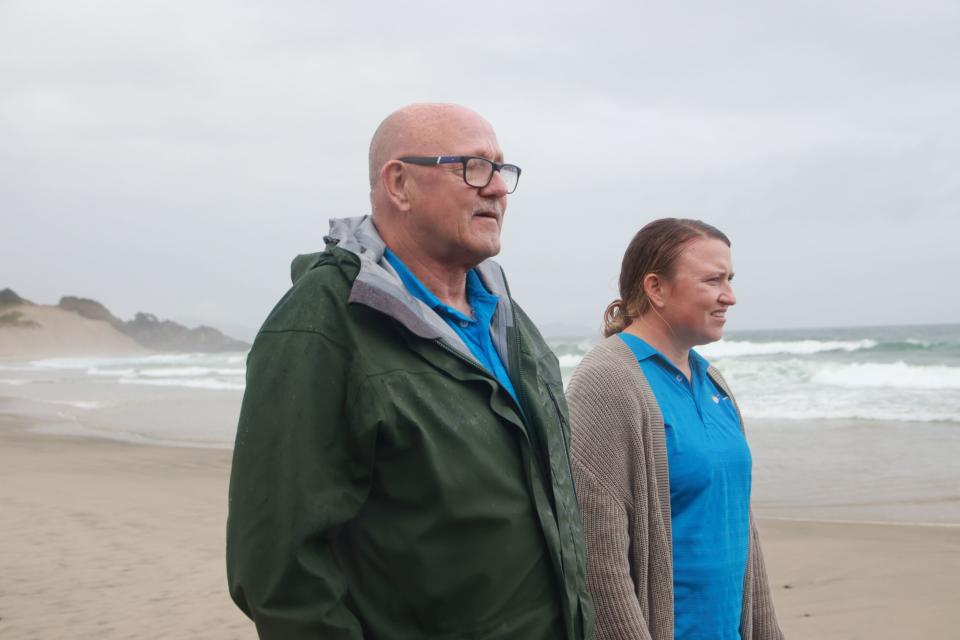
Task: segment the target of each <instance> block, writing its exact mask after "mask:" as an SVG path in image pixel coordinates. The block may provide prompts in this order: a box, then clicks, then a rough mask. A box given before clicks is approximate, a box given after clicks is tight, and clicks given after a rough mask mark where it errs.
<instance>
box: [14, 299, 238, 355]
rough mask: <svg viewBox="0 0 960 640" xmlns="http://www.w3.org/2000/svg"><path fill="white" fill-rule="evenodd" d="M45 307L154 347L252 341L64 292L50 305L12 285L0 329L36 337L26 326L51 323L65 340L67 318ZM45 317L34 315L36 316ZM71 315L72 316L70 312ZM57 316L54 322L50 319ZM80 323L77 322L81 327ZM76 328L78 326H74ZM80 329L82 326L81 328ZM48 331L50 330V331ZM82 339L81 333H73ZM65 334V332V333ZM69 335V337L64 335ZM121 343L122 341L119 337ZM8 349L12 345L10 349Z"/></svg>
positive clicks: (56, 338) (200, 347) (219, 346)
mask: <svg viewBox="0 0 960 640" xmlns="http://www.w3.org/2000/svg"><path fill="white" fill-rule="evenodd" d="M42 309H57V310H60V311H63V312H69V313H70V314H71V315H74V314H75V315H78V316H80V317H81V318H84V319H85V320H88V321H93V322H97V323H105V324H107V325H109V326H110V328H112V329H113V330H115V331H116V332H118V333H120V334H123V335H124V336H126V337H127V338H131V339H132V341H133V343H134V344H136V345H138V346H139V347H143V348H146V349H150V350H155V351H178V352H208V353H209V352H218V351H246V350H248V349H249V348H250V345H249V344H248V343H246V342H243V341H241V340H235V339H234V338H231V337H229V336H226V335H224V334H223V333H222V332H220V331H218V330H217V329H214V328H213V327H207V326H199V327H194V328H189V327H186V326H184V325H182V324H179V323H177V322H173V321H172V320H161V319H160V318H157V316H155V315H153V314H151V313H143V312H141V313H137V314H136V315H135V316H134V318H133V320H126V321H125V320H121V319H120V318H117V317H116V316H114V315H113V314H112V313H111V312H110V310H109V309H107V308H106V307H105V306H104V305H103V304H101V303H99V302H97V301H96V300H91V299H89V298H80V297H76V296H64V297H63V298H61V299H60V302H59V304H57V305H56V306H55V307H53V306H47V305H35V304H34V303H32V302H30V301H29V300H25V299H23V298H21V297H20V296H19V295H17V294H16V293H15V292H14V291H13V290H11V289H3V290H2V291H0V330H2V329H4V328H5V327H9V328H11V329H13V328H16V329H17V330H18V331H17V335H16V336H13V335H8V336H7V338H8V339H10V340H12V339H14V338H16V339H18V340H20V341H23V340H27V339H28V338H29V340H31V341H36V340H37V339H39V338H40V336H37V335H32V336H30V335H29V334H27V333H24V332H25V331H26V330H36V331H39V330H43V329H52V325H53V324H55V325H56V327H57V332H59V333H57V335H53V334H51V335H49V336H47V337H48V338H49V339H50V341H52V342H55V343H57V344H60V343H62V342H63V340H61V338H62V337H63V336H60V333H63V332H64V331H66V328H65V324H64V320H63V319H62V318H60V317H59V316H56V314H53V315H51V314H46V315H45V316H44V315H43V314H42V313H40V310H42ZM38 314H39V315H40V316H43V317H34V316H38ZM68 317H69V316H68ZM44 318H47V320H48V321H50V322H51V327H46V325H44ZM51 318H57V321H56V322H55V323H53V322H52V321H51V320H50V319H51ZM79 326H81V325H78V327H79ZM74 328H76V327H74ZM78 330H79V329H78ZM101 332H102V330H101ZM47 333H50V332H49V331H48V332H47ZM67 333H68V334H70V335H74V334H76V335H75V337H76V338H77V339H78V340H81V341H82V338H81V337H80V336H82V335H85V334H84V333H83V332H82V331H80V333H76V332H74V333H70V332H69V331H67ZM64 335H66V334H64ZM64 339H66V338H64ZM120 342H121V343H122V341H120ZM8 351H9V349H8Z"/></svg>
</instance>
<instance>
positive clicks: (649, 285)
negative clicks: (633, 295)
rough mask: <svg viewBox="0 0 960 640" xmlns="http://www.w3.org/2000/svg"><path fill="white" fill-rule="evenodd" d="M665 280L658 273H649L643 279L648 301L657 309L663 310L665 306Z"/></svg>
mask: <svg viewBox="0 0 960 640" xmlns="http://www.w3.org/2000/svg"><path fill="white" fill-rule="evenodd" d="M664 284H666V283H665V282H664V281H663V278H661V277H660V276H659V275H657V274H656V273H648V274H647V275H645V276H644V277H643V292H644V293H645V294H647V300H649V301H650V304H652V305H653V306H654V308H656V309H662V308H663V307H664V306H665V301H664V295H665V293H666V292H665V291H664V290H663V289H664Z"/></svg>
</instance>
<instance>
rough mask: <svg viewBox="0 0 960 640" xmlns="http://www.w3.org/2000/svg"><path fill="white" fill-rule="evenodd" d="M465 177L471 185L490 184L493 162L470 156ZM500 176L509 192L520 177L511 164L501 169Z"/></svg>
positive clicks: (483, 185)
mask: <svg viewBox="0 0 960 640" xmlns="http://www.w3.org/2000/svg"><path fill="white" fill-rule="evenodd" d="M463 177H464V179H465V180H466V183H467V184H469V185H470V186H471V187H479V188H481V189H482V188H483V187H485V186H487V185H488V184H490V180H491V179H492V178H493V164H492V163H491V162H490V161H489V160H485V159H483V158H470V159H469V160H467V168H466V171H465V173H464V176H463ZM500 177H501V178H502V179H503V182H504V185H506V187H507V193H513V190H514V189H516V188H517V181H518V180H519V178H520V175H519V173H518V172H517V168H516V167H515V166H513V165H509V164H508V165H504V166H503V167H502V168H501V169H500Z"/></svg>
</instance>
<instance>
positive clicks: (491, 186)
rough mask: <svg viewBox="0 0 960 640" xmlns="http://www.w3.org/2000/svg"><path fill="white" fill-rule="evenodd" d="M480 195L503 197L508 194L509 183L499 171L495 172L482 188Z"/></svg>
mask: <svg viewBox="0 0 960 640" xmlns="http://www.w3.org/2000/svg"><path fill="white" fill-rule="evenodd" d="M480 195H482V196H483V197H485V198H502V197H503V196H505V195H507V183H506V182H504V181H503V177H502V176H501V175H500V172H499V171H494V172H493V175H492V176H490V182H489V183H488V184H487V186H485V187H484V188H482V189H480Z"/></svg>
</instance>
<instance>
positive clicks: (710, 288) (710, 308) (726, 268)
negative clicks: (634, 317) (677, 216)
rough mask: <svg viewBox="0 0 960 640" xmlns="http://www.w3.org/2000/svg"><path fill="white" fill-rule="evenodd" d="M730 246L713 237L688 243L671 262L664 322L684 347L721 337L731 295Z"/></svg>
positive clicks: (732, 300)
mask: <svg viewBox="0 0 960 640" xmlns="http://www.w3.org/2000/svg"><path fill="white" fill-rule="evenodd" d="M731 280H733V265H732V263H731V261H730V247H728V246H727V245H726V243H724V242H723V241H722V240H717V239H716V238H697V239H695V240H691V241H690V242H689V243H688V244H687V246H686V248H685V249H684V250H683V252H682V253H681V254H680V255H679V256H678V257H677V260H676V262H675V263H674V274H673V278H671V279H669V280H666V281H664V283H663V303H664V306H663V308H662V309H660V310H659V311H660V313H661V315H662V316H663V319H664V320H666V321H667V323H669V325H670V327H671V328H672V335H673V337H674V339H675V340H677V342H678V343H679V344H680V345H682V346H683V347H685V348H689V347H694V346H697V345H700V344H707V343H708V342H715V341H717V340H719V339H720V338H722V337H723V325H724V324H725V323H726V314H727V308H728V307H732V306H733V305H735V304H736V303H737V299H736V297H735V296H734V295H733V287H732V285H731V284H730V281H731Z"/></svg>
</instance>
